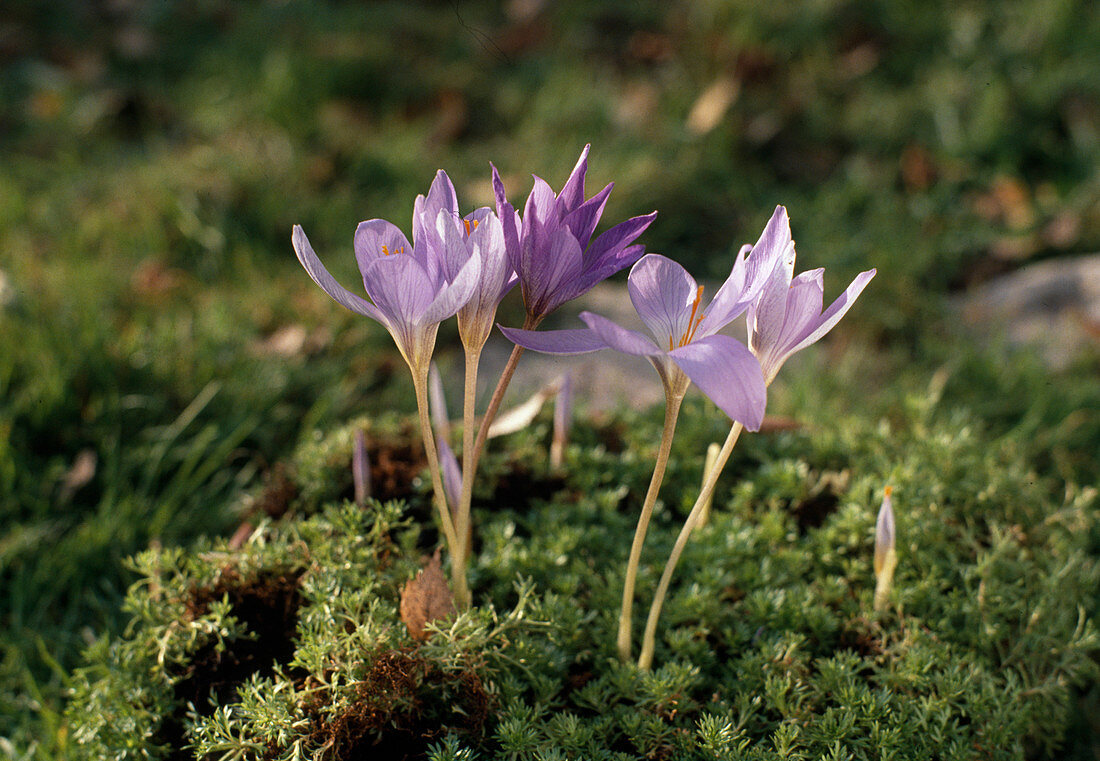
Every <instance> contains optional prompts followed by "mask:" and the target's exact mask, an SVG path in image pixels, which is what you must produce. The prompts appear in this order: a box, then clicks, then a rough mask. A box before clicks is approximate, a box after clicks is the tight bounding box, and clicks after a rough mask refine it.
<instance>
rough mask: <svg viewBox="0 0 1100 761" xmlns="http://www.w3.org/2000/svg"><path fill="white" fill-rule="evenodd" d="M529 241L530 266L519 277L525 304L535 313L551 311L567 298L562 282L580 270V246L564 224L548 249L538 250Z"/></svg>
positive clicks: (526, 245) (526, 254)
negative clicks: (563, 293)
mask: <svg viewBox="0 0 1100 761" xmlns="http://www.w3.org/2000/svg"><path fill="white" fill-rule="evenodd" d="M529 243H530V241H529V240H525V241H524V243H523V249H524V257H523V258H525V259H527V261H529V262H530V263H531V266H529V268H528V269H527V270H526V271H525V272H524V273H522V275H521V277H520V282H521V283H522V284H523V289H524V291H523V300H524V304H525V305H526V307H527V311H528V312H529V313H531V314H533V315H545V314H549V313H550V312H552V311H554V310H555V309H557V308H558V307H559V306H560V305H561V304H562V303H564V301H565V300H564V299H563V298H562V297H561V294H562V290H563V289H562V286H563V284H565V283H566V281H567V280H568V279H569V278H570V277H576V274H577V273H578V272H580V270H581V266H582V264H581V261H582V256H581V247H580V245H579V244H578V243H577V239H576V238H574V237H573V235H572V233H570V232H569V230H568V229H566V228H564V227H559V228H558V229H557V231H556V232H555V233H554V234H553V236H551V238H550V239H549V241H548V242H547V245H546V248H543V249H541V250H536V249H534V248H533V247H532V246H533V244H532V245H529ZM529 249H530V250H529ZM517 274H520V273H518V272H517Z"/></svg>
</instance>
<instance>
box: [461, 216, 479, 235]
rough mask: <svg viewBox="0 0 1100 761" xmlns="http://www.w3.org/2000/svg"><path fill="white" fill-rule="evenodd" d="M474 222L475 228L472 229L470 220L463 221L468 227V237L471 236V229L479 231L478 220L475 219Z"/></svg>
mask: <svg viewBox="0 0 1100 761" xmlns="http://www.w3.org/2000/svg"><path fill="white" fill-rule="evenodd" d="M473 222H474V226H473V228H471V227H470V220H468V219H464V220H462V224H464V225H465V226H466V235H469V234H470V230H471V229H474V230H476V229H477V220H476V219H475V220H474V221H473Z"/></svg>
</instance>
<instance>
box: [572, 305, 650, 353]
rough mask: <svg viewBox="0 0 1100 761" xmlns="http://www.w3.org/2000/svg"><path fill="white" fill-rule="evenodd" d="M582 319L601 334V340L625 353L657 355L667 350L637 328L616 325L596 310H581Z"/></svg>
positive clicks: (593, 330)
mask: <svg viewBox="0 0 1100 761" xmlns="http://www.w3.org/2000/svg"><path fill="white" fill-rule="evenodd" d="M581 319H582V320H584V324H585V325H587V326H588V327H589V328H590V329H591V330H592V332H594V333H595V334H596V335H597V336H599V338H600V340H601V341H603V342H604V344H606V345H607V346H609V347H610V348H612V349H614V350H615V351H621V352H622V353H623V354H633V355H635V356H637V357H655V356H660V355H663V354H664V353H665V352H664V351H663V350H661V349H660V348H658V347H657V345H656V344H654V343H653V341H651V340H650V339H649V338H647V337H646V336H644V335H642V334H641V333H639V332H638V331H636V330H627V329H626V328H623V327H620V326H619V325H616V324H615V323H614V322H612V321H611V320H609V319H607V318H606V317H602V316H600V315H598V314H595V313H594V312H581Z"/></svg>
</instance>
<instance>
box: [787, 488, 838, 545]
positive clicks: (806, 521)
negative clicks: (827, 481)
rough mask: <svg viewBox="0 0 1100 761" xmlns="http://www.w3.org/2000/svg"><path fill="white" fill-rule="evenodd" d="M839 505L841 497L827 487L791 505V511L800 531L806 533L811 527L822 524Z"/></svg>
mask: <svg viewBox="0 0 1100 761" xmlns="http://www.w3.org/2000/svg"><path fill="white" fill-rule="evenodd" d="M839 505H840V497H838V496H837V495H836V494H834V493H833V492H832V490H831V489H825V490H823V491H821V492H819V493H817V494H813V495H811V496H809V497H806V499H804V500H802V501H801V502H798V503H796V504H794V505H791V507H790V512H791V514H792V515H793V516H794V519H795V522H796V523H797V524H798V532H799V533H800V534H805V533H806V532H807V531H809V530H810V529H812V528H818V527H819V526H821V524H823V523H824V522H825V520H826V519H827V518H828V517H829V516H830V515H832V514H833V513H835V512H836V509H837V507H838V506H839Z"/></svg>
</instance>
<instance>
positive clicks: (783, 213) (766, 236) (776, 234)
mask: <svg viewBox="0 0 1100 761" xmlns="http://www.w3.org/2000/svg"><path fill="white" fill-rule="evenodd" d="M754 257H757V263H756V264H755V265H753V266H754V270H755V271H756V272H758V273H768V272H771V271H772V267H774V266H775V263H776V262H781V263H782V268H783V271H784V272H785V273H786V276H787V282H788V283H789V282H791V278H793V277H794V259H795V251H794V240H793V239H792V238H791V222H790V219H788V217H787V210H786V209H785V208H784V207H782V206H776V207H775V211H774V212H773V213H772V216H771V219H769V220H768V224H767V225H765V226H764V232H762V233H760V239H759V240H757V241H756V245H755V246H753V247H752V253H750V254H749V261H750V262H751V261H752V260H753V258H754Z"/></svg>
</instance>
